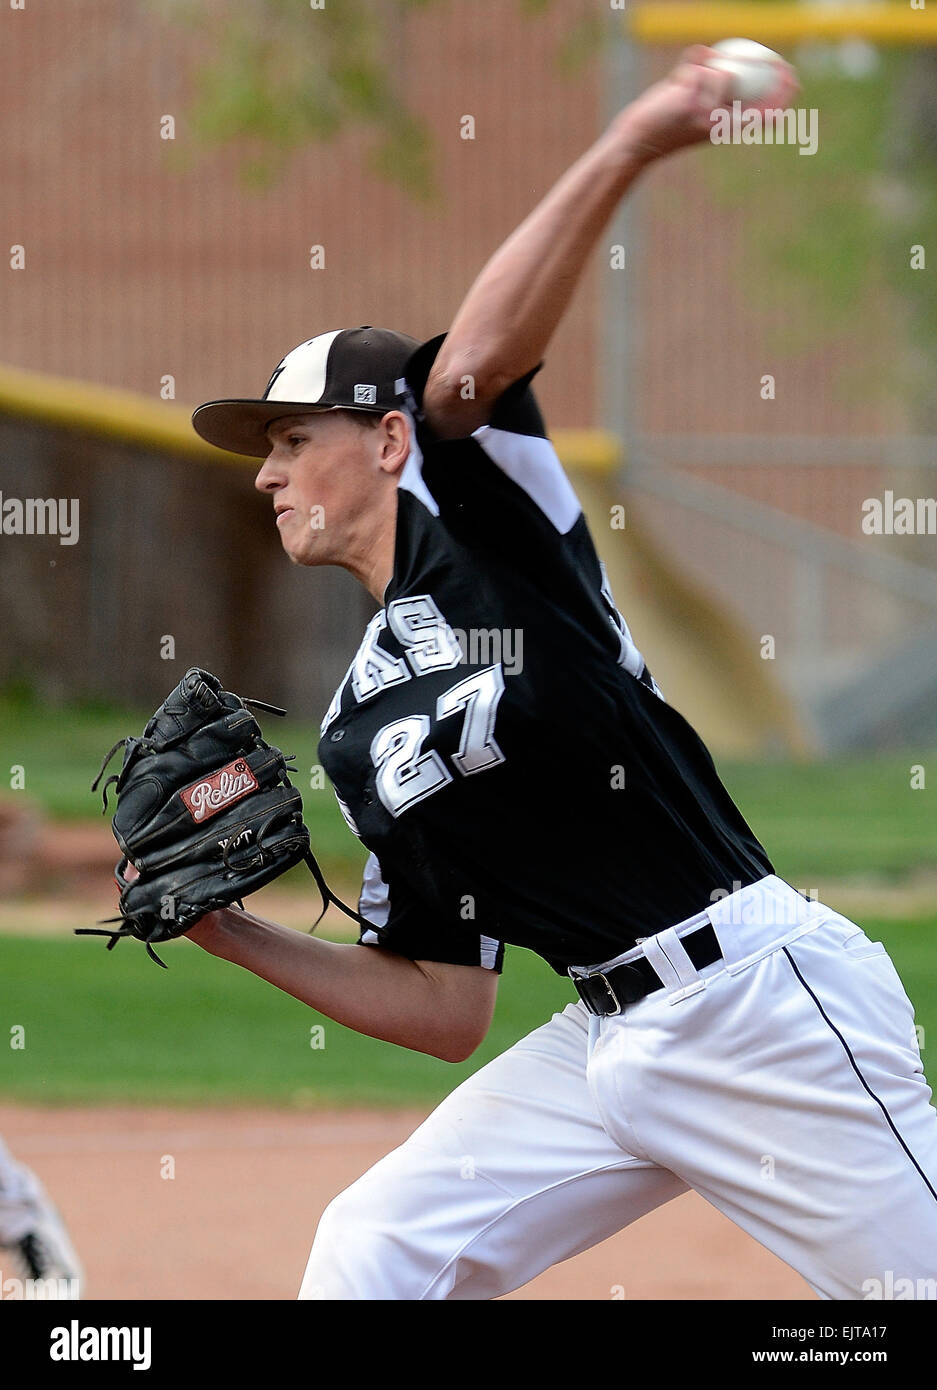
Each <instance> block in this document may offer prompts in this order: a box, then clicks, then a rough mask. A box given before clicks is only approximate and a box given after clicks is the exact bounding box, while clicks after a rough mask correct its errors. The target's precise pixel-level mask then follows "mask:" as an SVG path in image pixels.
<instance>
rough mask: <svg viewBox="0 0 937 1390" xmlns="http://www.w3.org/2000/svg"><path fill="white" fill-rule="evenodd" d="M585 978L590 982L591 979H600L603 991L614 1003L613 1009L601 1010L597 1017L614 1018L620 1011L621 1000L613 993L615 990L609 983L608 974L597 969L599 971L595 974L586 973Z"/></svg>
mask: <svg viewBox="0 0 937 1390" xmlns="http://www.w3.org/2000/svg"><path fill="white" fill-rule="evenodd" d="M586 978H587V979H588V980H589V981H590V982H591V981H592V980H601V982H602V984H603V985H604V986H605V991H606V995H607V997H608V998H609V999H610V1000H611V1001H612V1003H613V1004H614V1005H615V1007H614V1009H612V1010H611V1012H609V1013H605V1012H604V1011H603V1012H602V1013H600V1014H599V1017H600V1018H614V1017H615V1016H616V1015H617V1014H620V1013H621V1000H620V999H619V997H618V995H617V994H616V993H615V991H614V990H613V989H612V986H611V983H610V981H609V978H608V976H607V975H603V974H602V972H601V971H599V972H598V973H597V974H595V975H587V976H586ZM596 1012H597V1013H598V1010H596Z"/></svg>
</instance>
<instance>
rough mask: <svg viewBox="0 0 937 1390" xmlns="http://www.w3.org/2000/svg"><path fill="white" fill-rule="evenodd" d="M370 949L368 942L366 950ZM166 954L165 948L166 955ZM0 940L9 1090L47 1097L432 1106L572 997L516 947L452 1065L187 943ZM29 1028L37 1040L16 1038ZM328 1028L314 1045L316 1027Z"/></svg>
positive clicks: (4, 1087)
mask: <svg viewBox="0 0 937 1390" xmlns="http://www.w3.org/2000/svg"><path fill="white" fill-rule="evenodd" d="M361 949H364V948H363V947H362V948H361ZM161 954H163V952H161ZM163 958H164V959H165V960H166V962H167V964H168V966H169V970H168V971H162V970H160V969H159V968H158V967H157V966H155V965H154V964H153V963H152V962H151V961H150V960H149V959H147V957H146V955H145V952H144V951H143V950H142V948H141V947H140V946H139V943H135V942H124V943H122V944H121V945H120V946H118V947H117V948H116V950H114V951H112V952H106V951H105V948H104V943H103V941H96V940H94V939H93V938H92V939H91V940H82V939H80V938H79V939H75V940H73V941H69V940H64V941H63V940H57V939H54V940H48V939H42V940H37V939H32V938H28V937H0V979H2V981H3V984H2V1001H3V1002H2V1014H0V1021H2V1029H0V1042H2V1045H0V1095H3V1096H4V1097H5V1098H7V1099H16V1100H21V1101H38V1102H48V1103H92V1102H94V1103H101V1102H108V1101H112V1102H118V1101H139V1102H141V1103H144V1104H150V1103H156V1102H161V1101H162V1102H168V1103H181V1104H185V1103H190V1104H211V1103H213V1102H218V1103H236V1102H253V1103H257V1102H261V1103H266V1104H280V1105H283V1104H286V1105H289V1104H297V1105H310V1106H314V1105H352V1104H370V1105H388V1106H391V1105H405V1104H411V1103H412V1104H424V1103H432V1102H434V1101H436V1100H439V1099H441V1098H442V1097H443V1096H444V1095H446V1094H448V1092H449V1091H451V1090H452V1088H453V1087H454V1086H455V1085H456V1084H457V1083H458V1082H459V1081H461V1080H463V1079H464V1078H465V1077H466V1076H468V1075H470V1073H471V1072H473V1071H475V1070H477V1068H478V1067H479V1066H481V1065H482V1064H483V1063H484V1062H486V1061H488V1060H489V1059H490V1058H492V1057H494V1056H496V1055H497V1054H498V1053H499V1052H503V1051H504V1049H505V1048H506V1047H509V1046H510V1045H511V1044H512V1043H513V1042H515V1041H516V1040H517V1039H518V1038H520V1037H522V1036H523V1035H524V1034H525V1033H528V1032H530V1030H531V1029H532V1028H534V1027H536V1026H537V1025H538V1024H539V1023H544V1022H546V1021H547V1019H548V1018H549V1017H550V1015H551V1013H552V1012H553V1011H554V1010H555V1009H557V1008H562V1007H564V1006H565V1005H566V1004H567V1003H569V1002H570V1001H571V1000H572V999H573V998H574V997H575V996H574V994H573V991H572V988H571V986H570V985H569V984H568V982H566V981H564V980H563V979H561V978H560V977H559V976H557V975H555V974H554V973H553V972H552V971H551V970H550V969H549V968H548V967H547V966H546V965H544V964H543V962H541V961H539V960H538V959H537V958H535V957H534V956H532V955H531V954H530V953H529V952H526V951H519V950H517V951H511V952H509V955H508V967H507V969H506V972H505V979H504V982H503V984H502V987H501V990H500V997H499V1000H498V1006H497V1010H496V1015H495V1019H494V1023H493V1025H492V1028H491V1031H490V1033H489V1035H488V1037H487V1039H486V1040H485V1043H484V1044H483V1046H482V1048H481V1049H479V1051H478V1052H477V1053H476V1054H475V1056H474V1057H473V1058H471V1060H470V1061H469V1062H467V1063H463V1064H460V1065H458V1066H453V1065H452V1064H450V1063H447V1062H440V1061H438V1060H437V1059H435V1058H432V1057H427V1056H424V1055H422V1054H420V1053H415V1052H409V1051H407V1050H406V1049H404V1048H400V1047H394V1046H392V1045H390V1044H388V1043H382V1042H377V1041H375V1040H374V1039H372V1038H366V1037H364V1036H362V1035H361V1034H358V1033H354V1032H352V1031H351V1030H349V1029H347V1028H343V1027H341V1026H340V1025H339V1024H337V1023H333V1022H331V1020H329V1019H325V1018H323V1017H322V1016H321V1015H320V1014H317V1013H315V1012H314V1011H313V1010H311V1009H309V1008H307V1007H306V1006H305V1005H303V1004H300V1003H299V1002H297V1001H296V1000H294V999H291V998H289V997H288V996H287V995H284V994H281V993H280V992H279V991H278V990H276V989H274V988H273V987H272V986H271V985H268V984H266V983H264V982H263V981H262V980H258V979H256V978H255V977H254V976H252V975H250V974H249V973H248V972H246V971H244V970H240V969H238V968H237V967H235V966H232V965H230V964H228V963H227V962H224V961H218V960H215V959H213V958H212V957H210V956H208V955H206V954H205V953H203V952H202V951H200V950H199V949H198V947H196V946H193V945H192V944H191V943H190V942H180V943H171V944H170V945H169V946H168V947H167V948H166V951H165V954H164V956H163ZM16 1025H22V1027H23V1028H24V1029H25V1042H26V1046H25V1048H23V1049H22V1050H14V1049H13V1048H11V1047H9V1046H8V1041H7V1040H8V1039H9V1038H10V1037H11V1034H10V1029H11V1028H13V1027H14V1026H16ZM316 1026H321V1027H322V1028H324V1035H323V1041H324V1044H325V1045H324V1047H322V1048H313V1047H312V1046H311V1045H310V1044H311V1041H312V1038H313V1034H312V1033H311V1031H310V1030H311V1029H312V1028H314V1027H316Z"/></svg>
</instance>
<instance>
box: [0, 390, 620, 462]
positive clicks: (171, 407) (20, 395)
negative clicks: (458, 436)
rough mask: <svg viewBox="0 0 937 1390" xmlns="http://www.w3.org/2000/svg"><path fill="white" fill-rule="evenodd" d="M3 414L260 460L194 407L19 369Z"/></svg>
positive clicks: (180, 450)
mask: <svg viewBox="0 0 937 1390" xmlns="http://www.w3.org/2000/svg"><path fill="white" fill-rule="evenodd" d="M0 414H5V415H16V416H19V417H20V418H21V419H22V418H26V419H31V420H39V421H43V422H44V423H46V424H49V425H56V426H58V427H59V428H61V429H67V430H76V431H80V432H82V433H85V434H92V435H100V436H102V437H104V438H107V439H119V440H122V441H124V442H126V443H129V444H136V445H139V446H140V447H142V448H146V449H153V450H154V451H156V452H165V453H170V454H182V455H183V456H185V457H188V458H195V459H201V460H203V461H204V462H206V463H223V464H235V465H236V466H237V467H239V468H243V467H245V466H252V467H255V468H256V467H257V460H256V459H250V458H245V457H244V456H243V455H241V454H229V453H227V452H226V451H224V450H222V449H216V448H214V446H213V445H211V444H206V443H205V441H204V440H203V439H200V438H199V437H198V435H197V434H196V433H195V431H194V430H193V428H192V424H191V414H192V411H191V408H190V407H189V406H184V405H180V404H178V402H176V401H155V400H153V399H152V398H151V397H149V396H142V395H138V394H137V393H136V392H134V391H120V390H117V389H116V388H114V387H111V386H95V385H92V384H91V383H90V382H86V381H70V380H67V379H66V378H64V377H54V376H46V375H45V374H44V373H42V372H29V371H24V370H22V368H19V367H0ZM552 438H553V442H554V444H555V446H556V450H557V453H558V454H559V456H560V458H561V459H562V460H563V463H564V464H565V465H566V466H567V467H568V468H572V469H580V470H582V471H584V472H588V473H600V474H610V473H613V472H614V471H615V469H616V468H618V467H619V465H620V463H621V459H622V454H621V444H620V443H619V440H618V439H617V437H616V436H615V435H614V434H610V433H609V432H608V431H607V430H591V429H583V430H556V431H554V432H553V433H552Z"/></svg>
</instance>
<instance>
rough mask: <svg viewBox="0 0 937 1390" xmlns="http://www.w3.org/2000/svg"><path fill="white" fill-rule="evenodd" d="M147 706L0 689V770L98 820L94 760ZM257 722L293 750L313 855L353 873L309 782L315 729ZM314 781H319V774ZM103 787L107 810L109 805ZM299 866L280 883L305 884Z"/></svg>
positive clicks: (336, 824) (135, 727) (342, 836)
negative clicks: (17, 772)
mask: <svg viewBox="0 0 937 1390" xmlns="http://www.w3.org/2000/svg"><path fill="white" fill-rule="evenodd" d="M150 714H152V710H150V711H142V710H128V709H117V708H108V707H106V706H101V705H80V706H68V707H66V708H64V709H61V710H55V709H52V708H50V707H48V706H45V705H42V704H39V703H37V702H36V701H33V700H31V699H29V698H26V697H19V698H17V697H15V696H13V695H10V694H6V695H0V775H2V774H7V775H8V769H10V768H12V767H22V768H23V775H24V778H25V786H24V787H23V789H22V792H10V793H8V795H9V796H15V795H17V794H21V795H25V796H27V797H28V798H29V799H30V800H31V801H33V802H35V803H37V804H38V805H39V806H41V807H42V809H43V810H44V811H45V812H46V814H48V815H50V816H55V817H60V818H61V819H63V820H71V821H75V820H85V819H100V817H101V810H102V802H101V793H100V791H98V792H92V791H91V783H92V782H93V781H94V778H95V777H96V776H97V773H98V769H99V767H100V766H101V760H102V759H103V757H104V755H105V753H106V752H107V751H108V749H109V748H110V747H111V746H112V745H113V744H114V743H116V741H117V740H118V739H119V738H122V737H123V736H124V735H125V734H139V733H141V732H142V730H143V726H144V725H145V724H146V721H147V719H148V718H149V716H150ZM260 719H261V728H262V730H263V733H264V736H265V737H266V738H267V739H268V741H269V742H271V743H274V744H276V745H277V747H279V748H283V749H284V750H285V751H286V752H288V753H295V755H296V766H297V768H298V771H297V772H296V773H295V774H294V777H293V780H294V782H295V783H296V785H297V786H298V787H299V788H300V790H301V792H302V794H303V804H304V807H305V812H306V823H307V825H308V826H309V830H310V834H311V836H312V846H313V851H314V853H315V854H316V857H317V858H319V859H321V861H322V862H323V864H324V865H328V866H329V868H330V869H331V870H332V872H335V871H336V870H338V871H345V872H348V873H351V874H353V875H354V874H356V873H357V872H359V871H360V868H361V865H362V864H363V862H364V853H363V851H362V849H361V846H360V845H359V844H358V842H357V840H356V839H355V838H354V836H353V835H352V834H351V831H350V830H349V829H348V827H347V825H346V824H345V822H344V820H343V819H342V816H341V812H340V811H339V809H338V806H337V804H336V801H335V796H334V794H333V792H332V788H331V784H330V783H329V782H328V781H324V785H323V786H321V787H318V786H317V787H314V786H312V780H313V779H312V775H311V774H312V769H313V768H314V767H315V766H316V765H317V759H316V746H317V744H318V740H319V730H318V728H317V727H316V726H315V725H314V724H312V723H300V722H298V721H296V720H289V719H278V718H276V716H274V715H264V714H262V713H261V715H260ZM121 758H122V752H121V750H118V751H117V752H116V753H115V754H114V757H113V760H112V762H111V764H110V767H109V768H108V772H109V773H110V772H115V773H116V772H119V771H120V768H121ZM320 776H321V780H324V776H322V775H321V774H320ZM0 789H2V783H0ZM114 805H115V802H114V795H113V788H111V789H110V808H111V809H110V812H109V814H112V813H113V810H114ZM308 881H309V876H308V873H307V871H306V870H305V869H302V870H299V869H296V870H294V871H293V874H292V875H288V876H287V878H286V879H285V880H284V882H300V883H302V886H303V887H304V888H306V887H308Z"/></svg>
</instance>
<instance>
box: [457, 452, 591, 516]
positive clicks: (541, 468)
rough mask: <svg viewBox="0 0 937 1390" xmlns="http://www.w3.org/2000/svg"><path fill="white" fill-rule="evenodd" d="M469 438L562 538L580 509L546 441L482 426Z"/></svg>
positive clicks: (555, 456) (570, 485)
mask: <svg viewBox="0 0 937 1390" xmlns="http://www.w3.org/2000/svg"><path fill="white" fill-rule="evenodd" d="M472 438H473V439H474V440H475V442H476V443H477V444H478V446H479V447H480V448H481V449H484V451H485V453H486V454H487V455H488V457H489V458H490V459H491V461H492V463H496V464H497V465H498V467H499V468H500V469H501V471H502V473H506V474H507V476H508V477H509V478H510V479H511V480H512V481H513V482H515V483H517V485H518V487H521V488H523V489H524V491H525V492H526V493H527V496H528V497H530V498H531V499H532V501H534V502H536V504H537V506H538V507H539V508H540V510H541V511H542V512H543V514H544V516H546V517H548V518H549V520H550V521H552V523H553V525H554V526H555V527H556V529H557V531H559V532H560V534H561V535H565V534H566V532H567V531H570V530H571V529H572V527H573V526H574V525H575V523H576V521H577V520H578V518H579V515H580V513H581V511H582V508H581V506H580V505H579V498H578V497H577V496H576V493H575V491H574V489H573V485H572V483H571V482H570V481H569V479H568V478H567V476H566V474H565V472H564V471H563V465H562V464H561V463H560V460H559V458H558V456H557V452H556V450H555V449H554V447H553V444H552V443H551V441H550V440H549V439H544V438H542V437H541V436H538V435H530V434H512V433H511V432H510V431H509V430H499V429H494V428H492V426H491V425H482V426H481V428H480V429H477V430H476V431H475V433H474V434H473V435H472Z"/></svg>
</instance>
